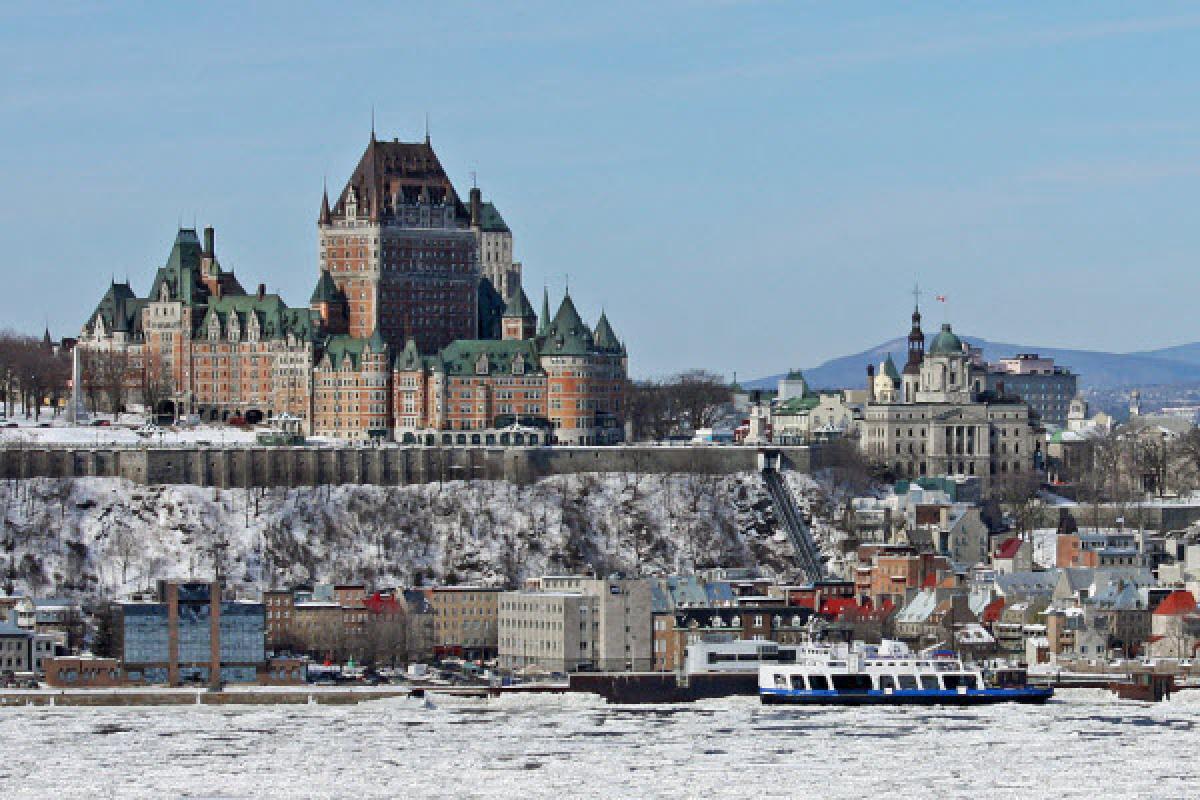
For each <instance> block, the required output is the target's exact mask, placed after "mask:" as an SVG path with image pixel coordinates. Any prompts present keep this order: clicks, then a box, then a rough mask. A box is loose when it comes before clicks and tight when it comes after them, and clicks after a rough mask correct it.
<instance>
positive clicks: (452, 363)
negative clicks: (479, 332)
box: [438, 339, 542, 376]
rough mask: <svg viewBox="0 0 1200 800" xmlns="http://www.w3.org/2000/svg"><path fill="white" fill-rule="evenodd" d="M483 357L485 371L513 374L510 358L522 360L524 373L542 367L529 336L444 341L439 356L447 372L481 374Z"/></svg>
mask: <svg viewBox="0 0 1200 800" xmlns="http://www.w3.org/2000/svg"><path fill="white" fill-rule="evenodd" d="M482 357H486V359H487V361H486V366H487V374H488V375H499V374H508V375H511V374H513V362H514V361H516V360H517V359H518V358H519V359H520V360H521V362H522V363H523V365H524V367H523V371H524V373H525V374H535V373H540V372H541V371H542V367H541V363H540V362H539V361H538V351H537V345H536V344H535V343H534V342H533V341H530V340H528V339H459V340H458V341H454V342H451V343H450V344H448V345H446V347H444V348H443V349H442V350H441V352H440V353H438V359H439V361H440V364H441V366H442V368H443V370H444V371H445V373H446V374H447V375H481V376H482V374H481V373H480V372H479V371H478V368H479V365H480V364H481V358H482Z"/></svg>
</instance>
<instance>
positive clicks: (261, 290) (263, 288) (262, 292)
mask: <svg viewBox="0 0 1200 800" xmlns="http://www.w3.org/2000/svg"><path fill="white" fill-rule="evenodd" d="M266 294H267V285H266V284H265V283H260V284H259V285H258V299H259V300H262V299H263V297H265V296H266Z"/></svg>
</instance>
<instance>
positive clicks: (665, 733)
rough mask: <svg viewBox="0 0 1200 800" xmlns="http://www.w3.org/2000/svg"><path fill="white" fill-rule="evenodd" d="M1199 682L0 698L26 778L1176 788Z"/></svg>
mask: <svg viewBox="0 0 1200 800" xmlns="http://www.w3.org/2000/svg"><path fill="white" fill-rule="evenodd" d="M1197 727H1200V693H1196V692H1180V693H1177V694H1176V695H1175V696H1174V697H1173V698H1172V700H1171V701H1170V702H1167V703H1156V704H1142V703H1131V702H1125V701H1119V700H1115V699H1114V698H1113V697H1112V695H1111V694H1110V693H1108V692H1105V691H1100V690H1072V691H1069V692H1060V693H1059V696H1058V697H1056V698H1055V700H1054V701H1052V702H1051V703H1049V704H1047V705H1045V706H1019V705H996V706H987V707H979V708H966V709H954V708H928V709H926V708H920V709H917V708H870V707H862V708H832V707H824V708H818V707H813V708H786V707H777V706H762V705H760V703H759V701H758V699H757V698H754V697H736V698H727V699H722V700H711V701H706V702H701V703H694V704H680V705H655V706H606V705H604V704H603V702H602V701H600V700H599V699H598V698H595V697H592V696H587V695H561V696H560V695H538V696H524V697H504V698H500V699H497V700H465V699H464V700H451V699H445V700H442V699H440V698H439V699H438V700H437V701H435V704H434V707H433V708H427V707H426V706H425V704H424V703H422V702H421V701H418V700H412V699H407V698H400V699H395V700H380V701H373V702H369V703H363V704H359V705H353V706H333V705H304V704H301V705H275V706H202V705H184V706H175V707H152V708H145V707H143V708H137V707H133V708H63V707H58V708H52V707H17V708H5V709H0V739H2V740H3V741H4V742H6V748H5V756H4V763H3V766H0V783H2V784H3V785H4V786H5V788H6V790H7V791H6V793H5V794H6V795H7V796H10V797H30V798H46V797H54V798H65V799H67V800H70V799H72V798H86V799H87V800H93V798H106V797H121V798H161V797H237V798H274V797H289V798H332V797H361V798H383V797H405V798H414V799H416V800H419V799H421V798H442V797H446V796H448V795H451V794H452V795H454V796H456V797H462V798H491V797H521V798H561V797H589V798H601V799H606V798H629V797H638V798H642V797H646V798H658V797H669V798H687V797H726V796H737V797H752V798H793V797H822V798H864V797H936V798H972V799H973V800H974V799H978V798H1035V797H1063V798H1088V799H1089V800H1090V799H1091V798H1097V797H1146V798H1149V797H1190V796H1194V794H1195V787H1196V784H1197V781H1198V780H1200V766H1198V765H1197V762H1196V760H1195V759H1194V758H1191V754H1190V750H1189V747H1188V745H1189V744H1190V743H1191V742H1192V739H1193V737H1194V731H1195V730H1196V729H1197Z"/></svg>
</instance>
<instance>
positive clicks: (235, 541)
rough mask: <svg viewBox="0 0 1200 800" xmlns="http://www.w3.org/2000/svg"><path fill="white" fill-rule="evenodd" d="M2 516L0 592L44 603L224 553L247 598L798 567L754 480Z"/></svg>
mask: <svg viewBox="0 0 1200 800" xmlns="http://www.w3.org/2000/svg"><path fill="white" fill-rule="evenodd" d="M795 488H798V487H795ZM0 512H2V513H3V526H2V529H0V589H3V590H5V591H8V592H13V591H18V592H20V591H31V592H35V593H37V594H40V595H45V594H52V593H60V592H61V593H69V594H80V595H107V596H113V595H117V594H120V593H122V592H123V591H126V590H130V589H136V588H140V587H145V586H147V585H148V584H149V583H151V582H152V581H153V580H155V579H157V578H181V577H190V576H198V577H206V576H210V575H212V572H213V559H214V556H213V553H214V552H215V551H216V550H217V549H218V548H214V545H215V544H217V543H220V542H224V543H225V547H224V549H223V551H222V552H223V555H222V556H221V563H222V571H223V572H224V573H225V575H226V577H227V580H229V581H231V582H232V583H234V584H237V585H241V586H243V587H246V588H253V587H263V586H268V585H282V584H287V583H292V582H297V581H308V580H311V581H365V582H368V583H370V584H372V585H377V586H387V585H397V586H399V585H413V584H421V583H435V582H436V583H443V582H445V583H450V582H486V583H490V584H495V585H504V584H507V585H515V584H516V583H517V582H518V581H520V580H521V579H523V578H525V577H527V576H531V575H540V574H547V573H556V572H557V573H561V572H576V571H581V570H587V569H594V570H596V572H597V573H600V574H606V573H610V572H616V571H621V572H626V573H633V572H636V571H638V566H639V565H640V567H641V570H640V571H641V572H642V573H643V574H653V573H655V572H660V573H661V572H688V571H691V570H692V569H693V568H695V569H701V568H704V567H708V566H716V565H725V566H751V565H758V566H763V567H767V568H770V569H773V570H777V571H779V572H784V571H786V570H788V569H789V568H791V567H792V566H793V554H792V552H791V547H790V545H789V543H788V541H787V538H786V536H784V535H783V534H782V533H781V532H780V531H779V530H778V529H777V527H776V523H775V519H774V515H773V513H772V509H771V506H770V501H769V499H768V497H767V494H766V491H765V488H764V487H763V484H762V480H761V477H760V476H759V475H758V474H756V473H745V474H738V475H722V476H718V475H691V474H685V475H641V476H636V475H631V474H624V473H622V474H585V475H572V476H557V477H554V478H548V479H545V480H542V481H539V482H537V483H534V484H531V485H526V486H518V485H515V484H511V483H507V482H503V481H476V482H471V483H464V482H447V483H445V484H436V483H434V484H426V485H418V486H404V487H381V486H329V487H319V488H302V489H277V490H266V491H262V490H244V489H234V490H220V489H208V488H201V487H194V486H150V487H147V486H139V485H135V484H132V483H129V482H127V481H124V480H121V479H115V478H76V479H37V480H30V481H19V482H9V483H4V484H0Z"/></svg>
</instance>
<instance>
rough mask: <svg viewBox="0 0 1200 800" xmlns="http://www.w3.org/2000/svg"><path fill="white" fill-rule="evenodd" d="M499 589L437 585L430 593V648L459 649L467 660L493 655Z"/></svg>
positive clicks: (446, 651) (442, 650) (436, 649)
mask: <svg viewBox="0 0 1200 800" xmlns="http://www.w3.org/2000/svg"><path fill="white" fill-rule="evenodd" d="M500 593H501V592H500V589H495V588H491V587H487V586H439V587H437V588H435V589H434V590H433V593H432V597H431V598H430V603H431V605H432V606H433V646H434V650H435V651H438V650H439V648H440V651H441V652H442V653H453V652H454V651H456V650H459V649H461V651H462V655H463V656H464V657H466V658H491V657H493V656H494V655H495V654H496V612H497V608H498V600H499V598H500Z"/></svg>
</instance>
